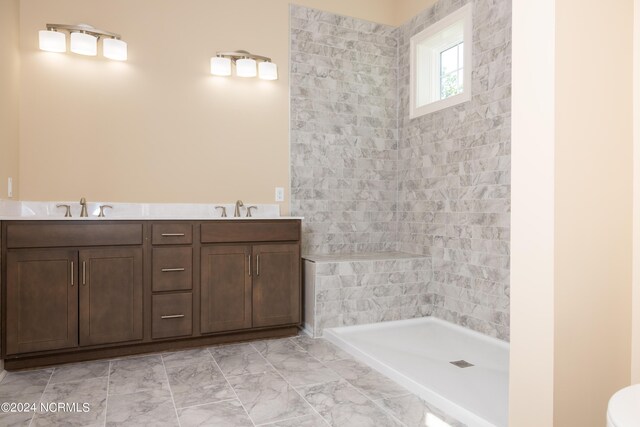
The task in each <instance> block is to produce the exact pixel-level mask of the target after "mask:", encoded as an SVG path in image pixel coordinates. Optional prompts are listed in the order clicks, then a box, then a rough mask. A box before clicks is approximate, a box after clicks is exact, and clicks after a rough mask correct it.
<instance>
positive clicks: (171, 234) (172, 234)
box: [162, 233, 184, 237]
mask: <svg viewBox="0 0 640 427" xmlns="http://www.w3.org/2000/svg"><path fill="white" fill-rule="evenodd" d="M183 236H184V233H162V237H183Z"/></svg>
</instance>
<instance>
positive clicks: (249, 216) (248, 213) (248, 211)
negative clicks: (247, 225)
mask: <svg viewBox="0 0 640 427" xmlns="http://www.w3.org/2000/svg"><path fill="white" fill-rule="evenodd" d="M251 209H255V210H258V207H257V206H247V218H251V216H252V215H251Z"/></svg>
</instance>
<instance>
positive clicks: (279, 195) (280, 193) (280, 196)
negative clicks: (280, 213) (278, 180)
mask: <svg viewBox="0 0 640 427" xmlns="http://www.w3.org/2000/svg"><path fill="white" fill-rule="evenodd" d="M276 202H284V188H282V187H276Z"/></svg>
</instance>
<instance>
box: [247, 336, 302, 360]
mask: <svg viewBox="0 0 640 427" xmlns="http://www.w3.org/2000/svg"><path fill="white" fill-rule="evenodd" d="M251 345H252V346H253V348H255V349H256V350H257V351H258V352H260V353H261V354H262V355H263V356H266V355H267V354H270V353H276V352H292V353H294V352H296V353H300V352H304V350H303V349H302V347H300V346H299V345H297V344H296V343H295V341H294V339H293V338H280V339H275V340H263V341H255V342H252V343H251Z"/></svg>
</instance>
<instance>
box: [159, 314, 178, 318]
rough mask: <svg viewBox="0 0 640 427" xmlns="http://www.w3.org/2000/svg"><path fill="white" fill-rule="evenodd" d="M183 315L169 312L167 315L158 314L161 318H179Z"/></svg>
mask: <svg viewBox="0 0 640 427" xmlns="http://www.w3.org/2000/svg"><path fill="white" fill-rule="evenodd" d="M181 317H184V314H170V315H168V316H160V318H161V319H179V318H181Z"/></svg>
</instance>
